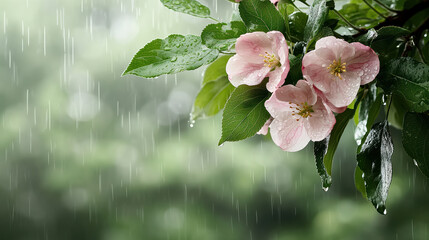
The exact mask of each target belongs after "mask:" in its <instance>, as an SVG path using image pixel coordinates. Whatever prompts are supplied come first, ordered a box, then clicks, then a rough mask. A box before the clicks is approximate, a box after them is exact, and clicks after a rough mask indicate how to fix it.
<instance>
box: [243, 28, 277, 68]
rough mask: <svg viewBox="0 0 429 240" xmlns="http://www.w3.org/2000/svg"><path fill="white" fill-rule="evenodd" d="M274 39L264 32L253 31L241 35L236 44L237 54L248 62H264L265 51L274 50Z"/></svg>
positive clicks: (270, 51)
mask: <svg viewBox="0 0 429 240" xmlns="http://www.w3.org/2000/svg"><path fill="white" fill-rule="evenodd" d="M272 41H273V40H272V39H271V38H270V37H269V36H268V35H267V34H266V33H264V32H253V33H246V34H243V35H241V36H240V37H239V38H238V39H237V42H236V44H235V51H236V53H237V55H240V56H241V57H243V58H244V59H245V60H246V62H253V63H263V61H264V57H263V56H262V57H261V56H260V55H261V54H262V55H265V52H268V53H271V54H273V52H272Z"/></svg>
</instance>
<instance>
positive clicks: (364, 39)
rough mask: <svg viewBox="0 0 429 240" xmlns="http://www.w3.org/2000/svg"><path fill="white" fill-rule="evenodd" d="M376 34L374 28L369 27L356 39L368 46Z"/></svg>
mask: <svg viewBox="0 0 429 240" xmlns="http://www.w3.org/2000/svg"><path fill="white" fill-rule="evenodd" d="M377 36H378V34H377V32H376V31H375V30H374V28H371V29H369V30H368V32H367V33H365V34H364V35H362V36H360V37H359V38H358V39H357V41H358V42H360V43H362V44H364V45H367V46H370V45H371V44H372V41H374V39H375V38H376V37H377Z"/></svg>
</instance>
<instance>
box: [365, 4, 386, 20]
mask: <svg viewBox="0 0 429 240" xmlns="http://www.w3.org/2000/svg"><path fill="white" fill-rule="evenodd" d="M362 1H363V2H364V3H365V4H366V5H368V7H369V8H371V9H372V11H374V12H375V13H377V14H378V15H380V16H381V17H382V18H384V19H386V18H387V17H386V16H384V15H383V14H381V13H380V12H379V11H377V9H375V8H374V7H373V6H372V5H371V4H370V3H369V2H368V1H367V0H362Z"/></svg>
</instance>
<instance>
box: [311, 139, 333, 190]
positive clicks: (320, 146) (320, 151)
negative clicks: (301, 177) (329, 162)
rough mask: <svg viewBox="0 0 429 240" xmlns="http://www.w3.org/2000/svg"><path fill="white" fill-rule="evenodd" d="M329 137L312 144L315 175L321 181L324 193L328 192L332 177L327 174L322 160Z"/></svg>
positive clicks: (326, 149)
mask: <svg viewBox="0 0 429 240" xmlns="http://www.w3.org/2000/svg"><path fill="white" fill-rule="evenodd" d="M328 145H329V137H327V138H325V139H323V140H322V141H320V142H314V158H315V160H316V168H317V173H318V174H319V176H320V178H321V180H322V188H323V190H325V191H328V189H329V187H330V186H331V184H332V177H331V175H330V174H328V171H327V170H326V168H325V164H324V162H323V158H324V157H325V155H326V153H327V152H328Z"/></svg>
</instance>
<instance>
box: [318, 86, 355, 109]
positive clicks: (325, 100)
mask: <svg viewBox="0 0 429 240" xmlns="http://www.w3.org/2000/svg"><path fill="white" fill-rule="evenodd" d="M314 90H315V91H316V94H317V96H319V97H320V98H322V101H323V102H324V103H325V104H326V105H327V106H328V107H329V109H331V111H333V112H335V113H342V112H344V111H345V110H346V109H347V106H344V107H335V106H334V105H332V103H330V102H329V101H328V100H327V99H326V97H325V94H323V92H321V91H320V90H319V89H317V88H315V89H314Z"/></svg>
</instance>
